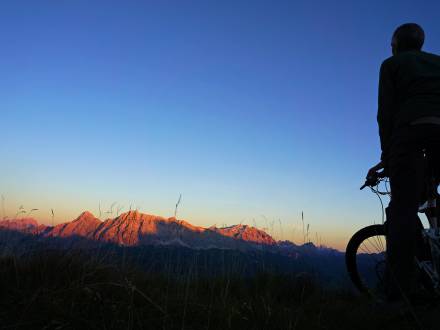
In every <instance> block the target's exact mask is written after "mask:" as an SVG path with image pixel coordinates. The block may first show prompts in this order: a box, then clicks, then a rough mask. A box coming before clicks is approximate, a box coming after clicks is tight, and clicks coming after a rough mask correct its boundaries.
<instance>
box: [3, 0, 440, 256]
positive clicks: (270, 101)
mask: <svg viewBox="0 0 440 330" xmlns="http://www.w3.org/2000/svg"><path fill="white" fill-rule="evenodd" d="M439 10H440V4H439V3H438V2H436V1H419V2H417V3H416V2H414V1H387V2H384V1H368V2H367V1H364V2H359V1H8V2H7V1H4V2H2V3H1V4H0V40H1V41H2V51H1V52H0V72H1V73H2V79H1V80H0V115H1V117H0V118H1V127H2V129H1V133H0V134H1V137H2V144H3V147H2V152H1V154H0V157H1V158H0V159H1V161H0V192H1V193H2V194H3V196H4V200H5V203H4V204H5V213H7V215H9V216H13V215H14V214H15V212H16V210H17V209H18V207H19V206H20V205H23V206H24V207H25V208H26V209H31V208H38V209H39V210H38V211H36V212H35V213H34V215H35V216H36V217H37V218H38V219H40V220H42V221H43V222H46V223H49V222H50V209H51V208H53V209H54V211H55V214H56V216H55V221H56V222H63V221H67V220H70V219H72V218H74V217H76V216H77V215H78V214H79V213H80V212H81V211H82V210H85V209H89V210H90V211H92V212H94V213H95V214H97V213H98V205H99V204H101V208H102V209H103V210H107V209H108V208H109V207H110V205H111V204H112V203H113V202H117V203H118V205H119V206H120V207H122V206H124V207H125V210H127V209H128V208H129V206H130V204H131V205H132V207H133V208H134V207H138V208H140V209H141V211H143V212H146V213H152V214H159V215H163V216H171V215H172V214H173V213H174V204H175V203H176V201H177V199H178V197H179V194H180V193H182V195H183V196H182V203H181V205H180V206H179V213H178V216H179V217H181V218H185V219H187V220H188V221H190V222H192V223H194V224H197V225H205V226H209V225H212V224H217V225H221V224H234V223H239V222H243V223H249V224H255V223H256V224H257V226H259V227H266V228H267V227H270V231H271V232H272V233H273V234H274V235H275V236H276V237H278V238H289V239H293V240H295V241H298V240H301V239H302V238H301V237H302V235H300V231H301V225H300V224H301V222H300V214H301V211H304V214H305V218H306V222H308V223H310V225H311V232H312V233H313V236H316V234H315V232H317V233H318V235H319V236H322V241H324V242H325V243H327V244H330V245H332V246H336V247H339V248H342V247H343V246H344V244H345V242H346V240H347V239H348V237H349V235H350V234H351V233H352V232H353V231H355V230H356V229H357V228H359V227H361V226H363V225H367V224H370V223H372V222H373V221H375V220H376V221H378V220H379V217H380V208H379V204H378V201H377V200H376V197H375V196H374V195H372V194H371V193H368V192H366V191H362V192H360V191H359V186H360V184H361V183H362V182H363V178H364V175H365V172H366V170H367V169H368V168H369V166H370V165H373V164H374V163H375V162H376V161H377V160H378V158H379V154H380V151H379V139H378V136H377V124H376V109H377V107H376V104H377V81H378V71H379V66H380V63H381V61H382V60H383V59H385V58H386V57H388V56H390V46H389V44H390V38H391V34H392V32H393V30H394V29H395V28H396V27H397V26H398V25H400V24H402V23H405V22H409V21H414V22H418V23H419V24H421V25H422V26H423V28H424V29H425V32H426V36H427V37H426V43H425V50H426V51H430V52H434V53H438V52H440V38H439V34H440V23H439V22H438V12H439ZM271 223H277V224H278V225H271ZM280 223H281V226H279V224H280ZM277 226H278V227H277Z"/></svg>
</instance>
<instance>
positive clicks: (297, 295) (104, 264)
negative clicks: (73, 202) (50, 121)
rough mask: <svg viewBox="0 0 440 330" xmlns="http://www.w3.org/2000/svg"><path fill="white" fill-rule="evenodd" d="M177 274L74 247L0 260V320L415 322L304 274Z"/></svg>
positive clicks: (87, 324)
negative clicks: (250, 275) (107, 257)
mask: <svg viewBox="0 0 440 330" xmlns="http://www.w3.org/2000/svg"><path fill="white" fill-rule="evenodd" d="M194 274H195V273H194V268H193V267H191V265H188V267H187V268H186V269H185V271H184V272H182V273H181V275H180V276H179V277H176V276H172V275H171V274H170V273H169V272H168V273H167V272H162V273H154V272H149V271H145V270H143V271H142V270H140V269H138V268H137V267H136V266H135V265H134V264H132V263H130V262H126V261H124V262H122V261H117V260H114V262H109V261H108V260H107V259H105V258H99V257H96V255H95V256H94V255H90V254H87V253H83V252H81V251H60V250H52V251H49V250H46V251H43V250H41V251H40V252H36V253H33V254H31V255H26V256H21V257H14V256H4V257H2V258H1V259H0V276H1V279H2V281H1V282H0V292H1V296H0V328H1V329H350V330H351V329H414V328H415V325H414V324H413V323H411V320H410V319H408V318H405V317H402V315H401V314H400V313H398V312H392V313H388V312H384V311H383V310H381V309H378V308H375V307H374V306H373V305H372V304H371V302H369V301H366V300H363V299H361V298H359V297H357V296H355V295H353V294H350V293H346V292H341V291H326V290H324V289H323V288H322V287H320V286H319V284H318V283H316V281H315V280H314V278H313V277H311V276H310V275H307V274H284V275H281V274H273V273H272V274H269V273H265V274H258V275H256V276H252V277H245V276H238V275H234V276H232V275H231V276H218V277H200V276H194Z"/></svg>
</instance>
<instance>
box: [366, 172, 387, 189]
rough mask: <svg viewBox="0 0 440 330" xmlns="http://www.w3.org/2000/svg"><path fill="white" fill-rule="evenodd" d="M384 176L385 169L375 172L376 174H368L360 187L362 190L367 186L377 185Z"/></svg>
mask: <svg viewBox="0 0 440 330" xmlns="http://www.w3.org/2000/svg"><path fill="white" fill-rule="evenodd" d="M384 177H386V174H385V171H381V172H375V173H374V175H369V176H367V178H366V179H365V183H364V184H363V186H362V187H361V188H360V190H362V189H364V188H365V187H374V186H376V185H377V184H378V183H379V181H380V179H382V178H384Z"/></svg>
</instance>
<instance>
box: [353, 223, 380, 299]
mask: <svg viewBox="0 0 440 330" xmlns="http://www.w3.org/2000/svg"><path fill="white" fill-rule="evenodd" d="M374 236H385V226H384V225H371V226H368V227H365V228H362V229H360V230H359V231H357V232H356V233H355V234H354V235H353V236H352V237H351V239H350V241H349V242H348V244H347V248H346V250H345V264H346V267H347V271H348V275H349V277H350V280H351V281H352V282H353V284H354V286H355V287H356V288H357V289H358V290H359V291H360V292H361V293H364V294H369V295H371V288H369V287H368V285H366V283H365V281H364V280H363V279H362V277H361V276H360V274H359V271H358V262H357V258H358V249H359V247H360V246H361V244H362V243H363V242H364V241H366V240H367V239H369V238H370V237H374Z"/></svg>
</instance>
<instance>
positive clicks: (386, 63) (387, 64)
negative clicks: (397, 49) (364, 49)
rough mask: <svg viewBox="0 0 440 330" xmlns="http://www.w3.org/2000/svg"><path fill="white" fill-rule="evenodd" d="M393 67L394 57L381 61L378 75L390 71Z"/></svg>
mask: <svg viewBox="0 0 440 330" xmlns="http://www.w3.org/2000/svg"><path fill="white" fill-rule="evenodd" d="M395 66H396V56H390V57H388V58H386V59H385V60H383V61H382V64H381V65H380V73H381V74H383V73H385V72H386V71H390V70H391V69H392V68H393V67H395Z"/></svg>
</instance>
